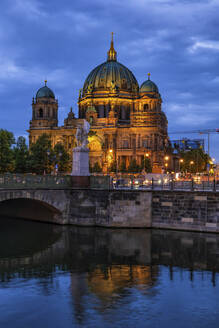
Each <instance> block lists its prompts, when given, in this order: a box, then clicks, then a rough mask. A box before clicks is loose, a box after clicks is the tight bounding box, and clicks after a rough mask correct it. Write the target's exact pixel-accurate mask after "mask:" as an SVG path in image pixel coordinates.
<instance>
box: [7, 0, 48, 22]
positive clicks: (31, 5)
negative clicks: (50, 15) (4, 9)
mask: <svg viewBox="0 0 219 328" xmlns="http://www.w3.org/2000/svg"><path fill="white" fill-rule="evenodd" d="M12 2H13V5H12V6H11V7H10V8H11V10H12V11H13V12H15V13H18V14H21V15H23V16H25V17H26V18H28V19H31V20H38V19H40V18H42V19H44V18H46V17H47V14H46V12H45V11H44V10H43V8H42V4H41V3H40V2H39V1H37V0H13V1H12Z"/></svg>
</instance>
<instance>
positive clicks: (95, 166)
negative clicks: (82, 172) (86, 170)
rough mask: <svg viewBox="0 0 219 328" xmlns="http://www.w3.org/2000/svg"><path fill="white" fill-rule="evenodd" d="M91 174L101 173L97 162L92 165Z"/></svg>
mask: <svg viewBox="0 0 219 328" xmlns="http://www.w3.org/2000/svg"><path fill="white" fill-rule="evenodd" d="M92 172H95V173H99V172H102V168H101V166H100V164H99V163H98V162H95V163H94V166H93V167H92Z"/></svg>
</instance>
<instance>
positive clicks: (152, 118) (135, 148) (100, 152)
mask: <svg viewBox="0 0 219 328" xmlns="http://www.w3.org/2000/svg"><path fill="white" fill-rule="evenodd" d="M161 104H162V99H161V95H160V93H159V90H158V87H157V86H156V84H155V83H154V82H152V81H151V80H150V74H148V79H147V80H146V81H145V82H143V83H142V85H141V87H139V84H138V82H137V80H136V78H135V76H134V75H133V73H132V72H131V71H130V70H129V69H128V68H127V67H125V66H124V65H122V64H120V63H119V62H118V61H117V53H116V51H115V49H114V43H113V37H112V40H111V46H110V49H109V51H108V53H107V61H106V62H104V63H103V64H101V65H99V66H97V67H96V68H94V69H93V70H92V71H91V72H90V74H89V75H88V77H87V79H86V80H85V82H84V86H83V89H81V90H80V93H79V99H78V118H75V117H74V114H73V112H72V110H71V111H70V113H69V114H68V117H67V118H66V119H65V121H64V126H61V127H59V126H58V115H57V112H58V101H57V100H56V99H55V96H54V93H53V91H52V90H50V89H49V88H48V87H47V85H46V84H45V86H44V87H43V88H41V89H39V90H38V92H37V94H36V98H34V99H33V104H32V108H33V114H32V120H31V122H30V129H29V137H30V144H31V143H32V142H35V141H36V139H37V138H38V137H39V135H41V134H42V133H49V134H50V135H51V139H52V144H53V145H54V144H56V143H57V142H62V143H63V144H64V145H65V147H66V149H67V150H69V151H71V149H72V147H74V145H75V132H76V127H77V124H80V123H81V122H82V119H86V120H87V121H88V122H89V123H90V125H91V132H90V136H89V148H90V163H91V166H94V165H95V163H98V164H99V166H100V167H101V168H102V170H103V172H107V171H109V169H110V166H111V165H112V164H113V163H115V165H116V170H117V171H119V169H120V167H121V165H122V166H123V167H124V166H125V167H126V168H128V167H129V165H130V163H131V162H132V161H135V163H137V164H138V165H139V166H141V165H142V162H143V160H144V158H145V156H147V157H148V158H150V161H151V164H152V168H153V172H154V173H161V172H162V169H163V168H165V166H164V157H165V155H166V154H167V153H168V149H170V142H169V138H168V134H167V124H168V122H167V119H166V116H165V114H164V112H163V111H162V108H161Z"/></svg>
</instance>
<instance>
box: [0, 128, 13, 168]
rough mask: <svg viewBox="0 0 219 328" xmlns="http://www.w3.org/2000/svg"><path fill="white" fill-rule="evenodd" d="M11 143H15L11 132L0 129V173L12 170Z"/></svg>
mask: <svg viewBox="0 0 219 328" xmlns="http://www.w3.org/2000/svg"><path fill="white" fill-rule="evenodd" d="M13 144H15V139H14V135H13V133H12V132H9V131H7V130H3V129H0V173H5V172H12V171H13V170H14V152H13V149H12V145H13Z"/></svg>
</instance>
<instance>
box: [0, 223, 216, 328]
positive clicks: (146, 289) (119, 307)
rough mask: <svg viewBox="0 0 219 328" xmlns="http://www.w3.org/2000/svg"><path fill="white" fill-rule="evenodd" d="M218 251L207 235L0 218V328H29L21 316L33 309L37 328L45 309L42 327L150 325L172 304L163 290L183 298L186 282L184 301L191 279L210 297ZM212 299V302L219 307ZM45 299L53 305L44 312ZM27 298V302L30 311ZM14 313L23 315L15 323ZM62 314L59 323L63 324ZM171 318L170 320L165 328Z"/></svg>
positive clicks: (214, 240)
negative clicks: (0, 310)
mask: <svg viewBox="0 0 219 328" xmlns="http://www.w3.org/2000/svg"><path fill="white" fill-rule="evenodd" d="M218 246H219V236H218V235H213V234H203V233H188V232H177V231H174V232H173V231H160V230H131V229H130V230H129V229H125V230H119V229H102V228H79V227H72V226H68V227H61V226H56V225H50V224H42V223H37V222H28V221H22V220H11V219H4V218H1V220H0V278H1V283H0V306H2V309H4V311H3V312H2V313H4V314H3V315H2V316H1V315H0V323H1V324H4V325H5V327H15V326H14V325H13V321H14V320H16V322H17V324H16V327H24V326H28V325H30V324H31V326H32V327H34V325H33V324H32V320H33V318H29V317H28V316H27V312H28V311H30V308H31V307H33V308H34V307H35V306H37V309H38V317H37V318H35V319H34V320H35V321H36V327H39V326H40V325H41V326H42V322H43V320H45V315H46V314H45V308H44V306H46V308H47V320H49V325H48V327H49V326H51V327H61V326H63V327H75V326H83V327H89V326H90V327H102V326H103V325H104V326H106V327H117V326H118V327H119V326H120V325H121V327H124V326H127V327H132V326H133V325H134V324H136V323H138V325H139V327H141V326H142V327H147V325H148V327H149V326H150V325H152V323H153V325H154V326H155V327H156V323H157V321H155V318H156V317H157V316H159V314H158V313H163V312H162V311H163V310H162V309H163V308H164V307H165V306H164V305H163V307H162V308H160V307H159V306H161V305H160V303H161V300H162V301H163V302H164V304H165V302H166V303H168V302H170V296H168V295H169V293H170V292H171V289H168V292H167V291H166V292H165V293H166V295H165V293H164V291H165V290H166V288H167V286H171V288H176V289H177V290H178V292H179V290H180V292H181V293H182V294H183V293H184V290H183V288H184V287H182V286H183V284H184V283H183V282H182V281H183V279H184V282H185V281H186V283H187V285H186V286H187V287H186V288H190V289H189V293H190V294H191V295H190V299H192V297H193V294H192V293H193V291H192V288H194V285H191V286H190V287H188V281H191V283H193V282H194V281H196V282H197V283H198V284H199V286H200V290H204V292H205V293H206V296H207V295H208V292H209V293H210V291H211V293H212V290H211V289H210V288H217V273H218V272H219V247H218ZM185 273H186V275H185ZM179 277H180V279H179ZM182 277H184V278H182ZM203 281H204V282H205V283H206V284H207V288H206V289H203V288H204V287H203ZM192 286H193V287H192ZM21 291H22V293H23V294H24V295H23V301H22V302H20V298H19V294H20V293H21ZM218 291H219V290H217V294H216V295H218ZM212 295H213V294H211V295H210V296H211V297H213V299H212V302H216V301H219V298H218V296H215V295H214V296H212ZM45 297H47V299H49V300H50V302H51V303H48V302H47V303H48V304H49V305H48V304H47V303H46V304H47V305H44V306H43V304H44V302H45ZM165 297H166V299H165ZM208 297H209V295H208ZM26 299H30V302H29V303H28V305H27V304H26V302H25V300H26ZM39 301H40V303H39ZM60 301H61V303H60ZM19 302H20V303H19ZM208 302H209V299H208ZM39 304H42V307H39ZM14 307H17V308H18V313H19V315H20V316H21V313H22V314H23V319H20V321H19V320H18V317H17V312H16V313H14V312H13V311H12V308H13V309H14ZM133 309H134V312H133ZM211 309H212V307H211ZM62 311H64V312H65V313H66V316H65V319H61V317H62V314H61V313H62ZM72 311H73V319H72ZM156 311H157V312H156ZM202 311H203V309H202ZM209 311H210V308H209ZM165 313H166V312H165ZM165 313H163V315H164V316H165ZM200 313H201V310H200ZM48 316H49V319H48ZM160 316H162V315H161V314H160ZM184 316H186V314H185V313H184ZM1 317H2V321H1ZM146 317H147V319H148V321H147V323H146V322H145V319H146ZM19 318H20V317H19ZM216 318H217V319H218V318H219V313H218V312H217V311H216V312H215V311H214V316H213V317H212V318H211V320H213V319H214V320H216ZM28 320H29V321H28ZM62 320H64V321H62ZM115 320H116V325H115V322H114V321H115ZM171 320H172V321H171ZM174 320H176V318H175V317H174V316H173V317H171V316H170V317H169V322H168V325H169V324H170V322H172V323H173V322H175V321H174ZM103 321H104V323H103ZM58 322H60V325H59V324H58ZM94 322H95V324H94ZM113 322H114V323H113ZM61 324H62V325H61ZM195 324H196V323H194V322H193V326H194V327H196V326H195ZM168 325H167V326H168ZM178 326H180V323H179V324H178ZM188 327H189V326H188ZM197 327H201V323H200V322H199V326H198V325H197Z"/></svg>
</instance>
